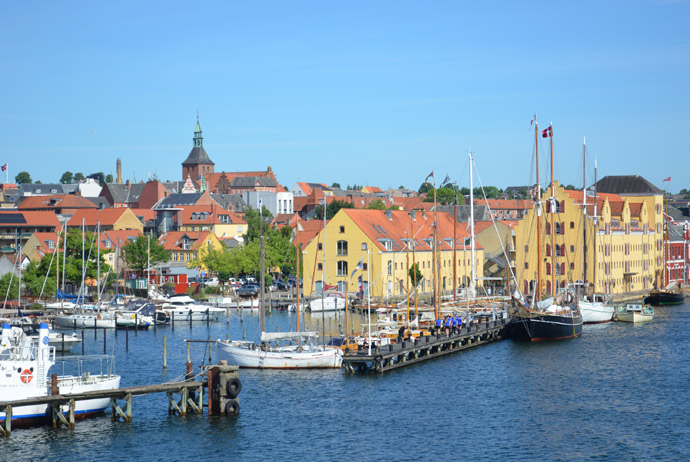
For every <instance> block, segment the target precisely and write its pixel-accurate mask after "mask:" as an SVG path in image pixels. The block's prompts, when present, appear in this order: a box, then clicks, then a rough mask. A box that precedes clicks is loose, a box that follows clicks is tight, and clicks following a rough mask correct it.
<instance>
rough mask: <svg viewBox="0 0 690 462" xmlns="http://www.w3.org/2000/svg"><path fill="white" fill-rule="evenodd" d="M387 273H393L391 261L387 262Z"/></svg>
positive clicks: (390, 274)
mask: <svg viewBox="0 0 690 462" xmlns="http://www.w3.org/2000/svg"><path fill="white" fill-rule="evenodd" d="M388 275H389V276H392V275H393V262H392V261H389V262H388Z"/></svg>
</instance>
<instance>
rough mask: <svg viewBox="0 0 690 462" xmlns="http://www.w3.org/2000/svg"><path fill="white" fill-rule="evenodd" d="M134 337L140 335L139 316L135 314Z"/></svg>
mask: <svg viewBox="0 0 690 462" xmlns="http://www.w3.org/2000/svg"><path fill="white" fill-rule="evenodd" d="M134 335H135V336H138V335H139V315H138V314H137V313H134Z"/></svg>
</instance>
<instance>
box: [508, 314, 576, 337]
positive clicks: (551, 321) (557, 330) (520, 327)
mask: <svg viewBox="0 0 690 462" xmlns="http://www.w3.org/2000/svg"><path fill="white" fill-rule="evenodd" d="M506 331H507V335H508V336H509V337H510V338H512V339H513V340H517V341H521V342H541V341H548V340H565V339H569V338H575V337H578V336H579V335H580V334H581V333H582V316H581V315H579V314H577V313H573V314H572V316H571V315H557V314H533V315H531V316H529V317H527V316H525V317H523V316H515V317H514V318H513V319H512V320H511V321H510V322H509V323H508V325H507V326H506Z"/></svg>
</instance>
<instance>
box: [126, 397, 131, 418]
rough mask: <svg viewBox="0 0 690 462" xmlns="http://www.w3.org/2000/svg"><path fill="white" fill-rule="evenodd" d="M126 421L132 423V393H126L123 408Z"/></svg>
mask: <svg viewBox="0 0 690 462" xmlns="http://www.w3.org/2000/svg"><path fill="white" fill-rule="evenodd" d="M125 414H126V416H127V423H132V394H131V393H127V409H126V410H125Z"/></svg>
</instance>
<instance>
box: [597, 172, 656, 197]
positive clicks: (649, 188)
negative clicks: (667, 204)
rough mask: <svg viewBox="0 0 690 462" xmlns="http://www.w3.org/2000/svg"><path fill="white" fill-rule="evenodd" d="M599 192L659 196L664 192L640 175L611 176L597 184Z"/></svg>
mask: <svg viewBox="0 0 690 462" xmlns="http://www.w3.org/2000/svg"><path fill="white" fill-rule="evenodd" d="M596 188H597V192H603V193H614V194H623V195H625V194H637V195H659V194H663V193H664V192H663V191H662V190H661V189H659V188H657V187H656V186H654V185H653V184H652V183H650V182H649V181H647V180H646V179H644V178H643V177H641V176H640V175H609V176H605V177H604V178H602V179H601V180H599V181H597V184H596Z"/></svg>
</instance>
